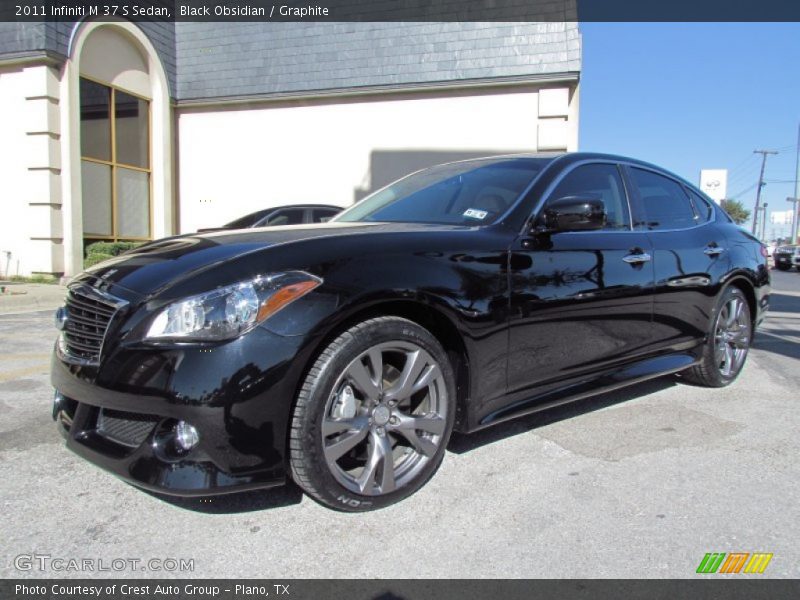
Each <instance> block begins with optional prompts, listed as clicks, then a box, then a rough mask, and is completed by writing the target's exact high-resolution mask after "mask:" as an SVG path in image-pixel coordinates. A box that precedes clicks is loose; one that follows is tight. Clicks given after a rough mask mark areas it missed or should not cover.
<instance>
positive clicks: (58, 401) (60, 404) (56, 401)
mask: <svg viewBox="0 0 800 600" xmlns="http://www.w3.org/2000/svg"><path fill="white" fill-rule="evenodd" d="M64 400H66V398H64V395H63V394H62V393H61V392H59V391H58V390H56V391H55V392H54V393H53V421H55V420H56V418H57V417H58V413H60V412H61V411H62V410H64Z"/></svg>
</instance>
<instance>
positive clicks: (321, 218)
mask: <svg viewBox="0 0 800 600" xmlns="http://www.w3.org/2000/svg"><path fill="white" fill-rule="evenodd" d="M339 212H340V211H338V210H333V209H332V208H315V209H314V213H313V217H312V221H313V222H314V223H327V222H328V221H330V220H331V219H332V218H333V217H335V216H336V215H338V214H339Z"/></svg>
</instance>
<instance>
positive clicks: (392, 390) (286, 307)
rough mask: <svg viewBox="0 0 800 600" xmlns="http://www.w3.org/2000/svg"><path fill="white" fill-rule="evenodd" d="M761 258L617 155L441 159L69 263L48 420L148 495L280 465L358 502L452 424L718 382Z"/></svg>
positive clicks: (706, 211) (252, 482) (206, 490)
mask: <svg viewBox="0 0 800 600" xmlns="http://www.w3.org/2000/svg"><path fill="white" fill-rule="evenodd" d="M766 261H767V259H766V249H765V248H764V247H763V246H762V245H761V244H760V243H759V242H758V240H757V239H755V238H754V237H753V236H751V235H750V234H749V233H747V232H745V231H743V230H742V229H741V228H739V227H737V226H736V224H735V223H733V222H732V221H731V219H730V218H729V217H728V215H727V214H726V213H725V212H724V211H723V210H722V209H720V208H719V207H718V206H717V205H716V204H715V203H714V202H713V201H710V200H709V199H708V198H707V197H706V196H704V195H703V194H702V193H701V192H699V191H698V190H697V189H696V188H695V187H694V186H692V185H691V184H689V183H687V182H686V181H684V180H682V179H680V178H678V177H676V176H675V175H672V174H670V173H668V172H666V171H664V170H662V169H660V168H658V167H655V166H653V165H650V164H646V163H643V162H640V161H637V160H632V159H627V158H622V157H617V156H609V155H600V154H582V153H578V154H564V155H558V156H539V155H530V156H528V155H515V156H506V157H494V158H487V159H481V160H470V161H465V162H458V163H452V164H446V165H441V166H438V167H433V168H431V169H427V170H424V171H420V172H418V173H415V174H412V175H410V176H408V177H406V178H404V179H401V180H399V181H397V182H396V183H394V184H392V185H390V186H388V187H386V188H384V189H382V190H380V191H378V192H376V193H375V194H373V195H371V196H369V197H368V198H365V199H364V200H363V201H361V202H359V203H358V204H356V205H354V206H353V207H351V208H350V209H348V210H347V211H345V212H344V213H342V214H340V215H339V216H338V217H336V218H335V219H334V220H333V222H330V223H326V224H321V225H314V226H304V225H298V226H284V227H276V228H273V229H270V230H237V231H233V232H217V233H209V234H202V235H189V236H181V237H174V238H169V239H165V240H161V241H156V242H153V243H150V244H148V245H145V246H142V247H139V248H137V249H135V250H133V251H131V252H129V253H127V254H125V255H122V256H119V257H116V258H115V259H113V260H110V261H108V262H106V263H101V264H99V265H97V266H95V267H93V268H92V269H90V270H89V271H87V272H85V273H84V274H82V275H80V276H79V277H77V278H76V279H75V280H74V281H73V282H72V283H71V284H70V286H69V293H68V297H67V301H66V305H65V307H63V308H62V309H61V310H60V311H59V313H58V318H57V325H58V326H59V328H60V329H61V334H60V336H59V339H58V341H57V344H56V347H55V351H54V354H53V360H52V382H53V385H54V387H55V388H56V395H55V404H54V408H53V416H54V418H55V419H56V420H57V422H58V424H59V427H60V429H61V431H62V432H63V434H64V436H65V437H66V439H67V445H68V447H69V448H71V449H72V450H74V451H75V452H77V453H78V454H80V455H81V456H83V457H85V458H86V459H88V460H90V461H92V462H94V463H96V464H98V465H100V466H102V467H104V468H106V469H108V470H110V471H111V472H112V473H114V474H116V475H118V476H120V477H122V478H124V479H125V480H127V481H129V482H131V483H133V484H136V485H138V486H141V487H143V488H147V489H150V490H154V491H157V492H162V493H167V494H175V495H209V494H217V493H226V492H233V491H238V490H245V489H252V488H261V487H268V486H274V485H280V484H282V483H284V482H285V481H286V479H287V478H288V477H291V478H292V479H293V480H294V481H295V482H296V483H297V484H298V485H300V486H301V487H302V488H303V489H304V490H305V491H306V492H307V493H308V494H309V495H310V496H312V497H313V498H315V499H317V500H318V501H320V502H323V503H325V504H326V505H329V506H332V507H335V508H338V509H341V510H348V511H362V510H369V509H373V508H379V507H382V506H386V505H388V504H391V503H393V502H396V501H398V500H400V499H402V498H405V497H407V496H409V495H410V494H412V493H413V492H414V491H415V490H417V489H419V488H420V487H421V486H422V485H423V484H424V483H425V482H426V481H428V480H429V479H430V477H431V476H432V475H433V474H434V472H435V471H436V469H437V467H438V466H439V464H440V463H441V461H442V459H443V457H444V453H445V447H446V446H447V443H448V438H449V437H450V434H451V432H452V431H453V430H454V429H455V430H457V431H461V432H473V431H476V430H478V429H481V428H484V427H487V426H490V425H493V424H495V423H499V422H502V421H506V420H508V419H511V418H514V417H517V416H519V415H523V414H526V413H530V412H532V411H537V410H542V409H545V408H547V407H551V406H554V405H556V404H560V403H563V402H567V401H570V400H574V399H577V398H583V397H586V396H589V395H592V394H596V393H598V392H602V391H606V390H609V389H612V388H617V387H620V386H625V385H629V384H632V383H635V382H639V381H642V380H646V379H649V378H652V377H658V376H660V375H664V374H668V373H680V377H681V378H682V379H684V380H686V381H689V382H692V383H695V384H700V385H705V386H713V387H719V386H725V385H728V384H729V383H731V382H732V381H733V380H734V379H735V378H736V377H737V375H738V374H739V372H740V371H741V370H742V366H743V365H744V362H745V359H746V357H747V352H748V348H749V346H750V341H751V339H752V336H753V331H754V328H755V326H756V324H757V323H759V322H760V321H761V319H762V318H763V316H764V313H765V311H766V309H767V305H768V301H769V291H770V278H769V271H768V269H767V262H766ZM521 459H523V457H521Z"/></svg>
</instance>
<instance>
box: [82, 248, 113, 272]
mask: <svg viewBox="0 0 800 600" xmlns="http://www.w3.org/2000/svg"><path fill="white" fill-rule="evenodd" d="M109 258H114V257H113V256H112V255H111V254H106V253H104V252H94V253H92V254H90V255H89V256H87V257H86V258H85V259H84V260H83V268H84V269H88V268H89V267H93V266H94V265H96V264H97V263H101V262H103V261H104V260H108V259H109Z"/></svg>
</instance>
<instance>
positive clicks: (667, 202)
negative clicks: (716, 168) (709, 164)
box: [631, 167, 697, 231]
mask: <svg viewBox="0 0 800 600" xmlns="http://www.w3.org/2000/svg"><path fill="white" fill-rule="evenodd" d="M631 176H632V177H633V181H634V183H635V184H636V186H637V187H638V188H639V196H640V197H641V199H642V208H643V209H644V217H645V225H646V227H647V229H650V230H651V231H658V230H663V229H685V228H687V227H693V226H694V225H696V224H697V222H696V221H695V218H694V210H693V209H692V204H691V202H690V201H689V196H687V195H686V191H685V190H684V189H683V186H682V185H681V184H679V183H678V182H676V181H673V180H672V179H668V178H667V177H664V176H662V175H658V174H657V173H653V172H652V171H645V170H643V169H637V168H635V167H633V168H631Z"/></svg>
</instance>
